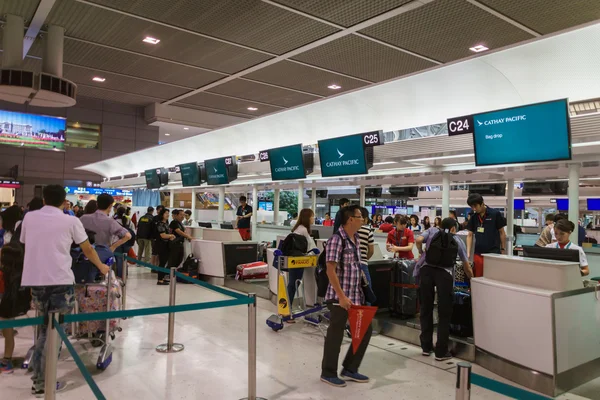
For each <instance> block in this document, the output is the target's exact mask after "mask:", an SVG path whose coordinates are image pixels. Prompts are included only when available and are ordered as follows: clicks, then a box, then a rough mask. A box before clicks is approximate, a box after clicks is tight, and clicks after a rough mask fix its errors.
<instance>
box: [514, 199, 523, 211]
mask: <svg viewBox="0 0 600 400" xmlns="http://www.w3.org/2000/svg"><path fill="white" fill-rule="evenodd" d="M514 206H515V210H524V209H525V199H515V200H514Z"/></svg>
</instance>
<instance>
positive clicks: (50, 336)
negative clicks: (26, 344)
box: [44, 313, 60, 400]
mask: <svg viewBox="0 0 600 400" xmlns="http://www.w3.org/2000/svg"><path fill="white" fill-rule="evenodd" d="M48 318H49V320H48V327H47V332H46V335H47V336H46V372H45V376H44V379H45V386H44V399H46V400H54V399H55V396H56V364H57V363H58V347H59V345H60V344H59V337H58V331H57V330H56V326H55V322H54V321H55V320H56V322H57V323H59V321H58V319H59V314H58V313H50V314H48Z"/></svg>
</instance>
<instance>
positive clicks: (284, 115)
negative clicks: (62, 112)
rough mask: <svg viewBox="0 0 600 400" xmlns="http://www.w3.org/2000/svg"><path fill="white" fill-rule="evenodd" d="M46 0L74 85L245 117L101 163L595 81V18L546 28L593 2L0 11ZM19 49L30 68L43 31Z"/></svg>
mask: <svg viewBox="0 0 600 400" xmlns="http://www.w3.org/2000/svg"><path fill="white" fill-rule="evenodd" d="M44 9H45V10H47V15H46V16H45V18H43V19H42V20H43V21H44V22H45V24H55V25H59V26H63V27H64V28H65V30H66V32H65V49H64V61H65V63H64V73H65V78H67V79H70V80H73V81H74V82H76V83H77V84H78V86H79V95H81V96H87V97H94V98H100V99H106V100H112V101H118V102H126V103H131V104H135V105H149V104H153V103H160V104H163V105H171V106H173V107H177V108H182V109H185V110H192V111H193V110H204V111H211V112H216V113H220V114H227V115H230V116H236V117H241V118H244V119H248V120H249V122H245V123H242V124H239V125H236V126H232V127H229V128H224V129H220V130H217V131H213V132H209V133H205V134H202V135H199V136H197V137H193V138H190V139H187V140H186V142H185V143H183V142H180V143H178V144H177V145H175V146H173V145H165V146H161V147H157V148H155V149H150V150H147V151H144V152H140V153H132V154H129V155H127V156H124V157H119V158H116V159H114V160H111V161H109V162H106V163H103V164H97V165H93V166H88V167H87V169H88V170H90V171H93V172H97V173H99V174H101V175H104V176H117V175H122V174H127V173H130V172H137V171H140V170H144V169H146V168H152V167H156V166H157V165H156V164H159V165H158V166H160V165H165V164H167V163H168V162H167V160H173V159H175V158H177V159H178V160H180V161H178V162H186V161H194V160H202V159H207V158H214V157H218V156H222V155H224V153H228V154H247V153H249V152H250V153H252V152H257V151H259V150H261V149H264V148H272V147H277V146H283V145H287V144H292V143H296V142H298V139H297V138H298V137H301V138H302V141H303V142H304V141H306V142H307V143H315V142H316V139H318V138H327V137H335V136H341V135H346V134H349V133H355V132H361V131H368V130H374V129H383V130H386V129H387V130H395V129H402V128H409V127H416V126H423V125H428V124H432V123H439V122H443V121H444V120H445V119H446V118H447V117H449V116H456V115H463V114H465V113H472V112H478V111H483V110H488V109H497V108H503V107H507V106H512V105H517V104H524V103H531V102H536V101H543V100H548V99H554V98H560V97H569V98H570V99H571V100H582V99H590V98H595V97H598V96H597V95H598V93H599V92H600V91H599V90H598V87H596V85H598V82H597V81H598V80H597V79H592V80H591V81H590V79H589V78H590V77H592V76H593V74H595V71H593V66H594V65H597V64H598V62H597V61H598V60H594V57H597V54H598V51H596V49H592V48H591V47H593V46H599V44H598V43H599V42H600V40H597V38H596V39H594V37H597V36H600V34H598V27H597V26H593V25H590V26H588V27H587V28H583V29H580V30H578V31H577V30H576V31H574V32H570V33H566V34H564V35H561V36H554V37H553V35H555V34H557V33H560V32H563V31H565V30H570V29H574V28H580V27H581V26H584V25H585V24H593V23H594V22H597V21H598V20H599V19H600V3H599V2H597V1H594V0H582V1H577V2H575V3H573V2H564V1H561V0H544V1H542V0H531V1H526V2H525V1H516V0H414V1H410V0H387V1H373V2H364V1H359V0H349V1H328V2H316V1H309V2H304V1H296V0H277V1H273V0H262V1H260V0H247V1H243V2H240V1H220V2H209V1H198V2H190V1H174V2H155V1H142V0H140V1H135V2H122V1H115V0H56V1H50V0H5V1H3V2H2V3H1V4H0V15H6V14H17V15H21V16H22V17H23V18H24V19H25V21H26V26H28V25H30V24H31V23H32V21H33V20H36V17H38V16H39V15H38V14H40V12H41V11H40V10H42V11H43V10H44ZM567 15H568V18H566V17H565V16H567ZM29 28H32V26H29ZM44 29H45V27H42V30H41V33H42V34H43V33H44ZM407 33H410V34H407ZM0 34H1V33H0ZM580 37H585V39H584V40H581V39H579V38H580ZM30 42H32V41H30ZM524 43H529V44H526V45H525V47H523V46H519V45H522V44H524ZM477 45H484V46H486V47H488V48H489V50H488V51H487V52H483V53H478V54H475V53H473V52H472V51H471V50H470V48H471V47H474V46H477ZM515 46H517V47H515ZM503 49H508V50H504V51H502V50H503ZM26 50H27V51H26V53H27V56H26V58H25V61H24V64H25V65H24V66H25V67H27V68H29V69H34V70H35V69H39V68H40V64H41V61H40V57H41V56H42V53H43V51H42V46H41V43H40V41H39V40H36V41H35V42H32V45H31V47H30V46H28V45H26ZM464 60H467V61H464ZM549 65H552V66H553V67H552V68H548V66H549ZM423 72H424V73H423ZM94 77H98V78H101V79H100V80H93V78H94ZM397 78H404V79H400V80H394V79H397ZM383 82H387V83H383ZM449 82H451V84H449ZM382 83H383V84H382ZM360 89H362V90H360ZM267 114H270V115H269V116H267V117H263V118H257V117H261V116H265V115H267ZM282 132H285V133H286V134H285V135H282V134H281V133H282ZM182 147H185V148H186V151H185V152H182V151H180V149H181V148H182ZM254 147H256V148H254ZM207 149H208V150H207ZM182 153H183V154H182Z"/></svg>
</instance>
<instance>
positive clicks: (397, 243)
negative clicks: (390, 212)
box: [396, 229, 404, 246]
mask: <svg viewBox="0 0 600 400" xmlns="http://www.w3.org/2000/svg"><path fill="white" fill-rule="evenodd" d="M402 234H404V230H402ZM400 237H402V236H400ZM396 246H402V243H401V242H400V240H398V229H396Z"/></svg>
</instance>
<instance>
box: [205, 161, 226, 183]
mask: <svg viewBox="0 0 600 400" xmlns="http://www.w3.org/2000/svg"><path fill="white" fill-rule="evenodd" d="M227 158H229V157H225V158H215V159H212V160H206V161H204V167H205V168H206V181H207V182H208V184H209V185H226V184H228V183H229V171H228V168H227V167H228V165H227V164H226V163H225V160H226V159H227Z"/></svg>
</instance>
